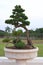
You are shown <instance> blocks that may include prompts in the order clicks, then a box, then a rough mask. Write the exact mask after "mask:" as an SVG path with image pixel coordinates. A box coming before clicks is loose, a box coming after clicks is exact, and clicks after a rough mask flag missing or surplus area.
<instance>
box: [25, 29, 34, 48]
mask: <svg viewBox="0 0 43 65" xmlns="http://www.w3.org/2000/svg"><path fill="white" fill-rule="evenodd" d="M26 35H27V45H28V46H29V48H34V46H33V45H32V41H31V40H30V38H29V31H28V30H27V29H26Z"/></svg>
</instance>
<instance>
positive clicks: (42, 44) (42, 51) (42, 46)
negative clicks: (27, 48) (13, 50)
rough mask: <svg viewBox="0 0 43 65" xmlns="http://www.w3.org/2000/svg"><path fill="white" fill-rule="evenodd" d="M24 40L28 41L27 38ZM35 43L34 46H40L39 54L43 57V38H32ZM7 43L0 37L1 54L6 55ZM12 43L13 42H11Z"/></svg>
mask: <svg viewBox="0 0 43 65" xmlns="http://www.w3.org/2000/svg"><path fill="white" fill-rule="evenodd" d="M24 42H26V40H24ZM32 42H33V43H35V44H34V46H37V47H38V48H39V51H38V56H40V57H42V56H43V40H32ZM5 45H6V44H5V43H3V42H2V39H0V56H4V47H5ZM9 45H12V44H9Z"/></svg>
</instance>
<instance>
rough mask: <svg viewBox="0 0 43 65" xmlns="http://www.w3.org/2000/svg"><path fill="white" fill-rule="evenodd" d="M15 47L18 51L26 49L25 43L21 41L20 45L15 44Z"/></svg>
mask: <svg viewBox="0 0 43 65" xmlns="http://www.w3.org/2000/svg"><path fill="white" fill-rule="evenodd" d="M15 47H16V48H18V49H23V48H25V43H24V42H22V41H19V42H18V43H16V44H15Z"/></svg>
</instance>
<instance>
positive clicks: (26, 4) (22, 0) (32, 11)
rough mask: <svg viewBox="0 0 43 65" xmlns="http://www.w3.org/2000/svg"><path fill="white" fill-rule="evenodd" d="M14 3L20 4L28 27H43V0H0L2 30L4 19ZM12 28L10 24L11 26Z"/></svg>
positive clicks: (4, 25)
mask: <svg viewBox="0 0 43 65" xmlns="http://www.w3.org/2000/svg"><path fill="white" fill-rule="evenodd" d="M15 5H21V6H22V8H23V9H25V14H26V15H27V16H28V20H29V21H30V26H29V29H36V28H41V27H43V0H0V29H1V30H4V29H5V27H6V26H8V25H7V24H5V23H4V22H5V20H6V19H8V18H9V16H10V15H11V14H12V9H13V8H14V6H15ZM11 28H12V26H11Z"/></svg>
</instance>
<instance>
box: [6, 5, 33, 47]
mask: <svg viewBox="0 0 43 65" xmlns="http://www.w3.org/2000/svg"><path fill="white" fill-rule="evenodd" d="M24 11H25V10H24V9H22V7H21V6H20V5H16V6H15V8H14V9H13V10H12V15H11V16H10V19H8V20H6V21H5V23H7V24H12V25H14V27H15V29H16V28H18V27H22V28H24V29H25V30H26V36H27V44H28V45H29V46H31V47H32V42H31V40H30V39H29V32H28V29H27V28H26V26H28V25H29V24H30V21H28V20H27V19H28V17H27V16H26V15H25V14H24Z"/></svg>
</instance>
